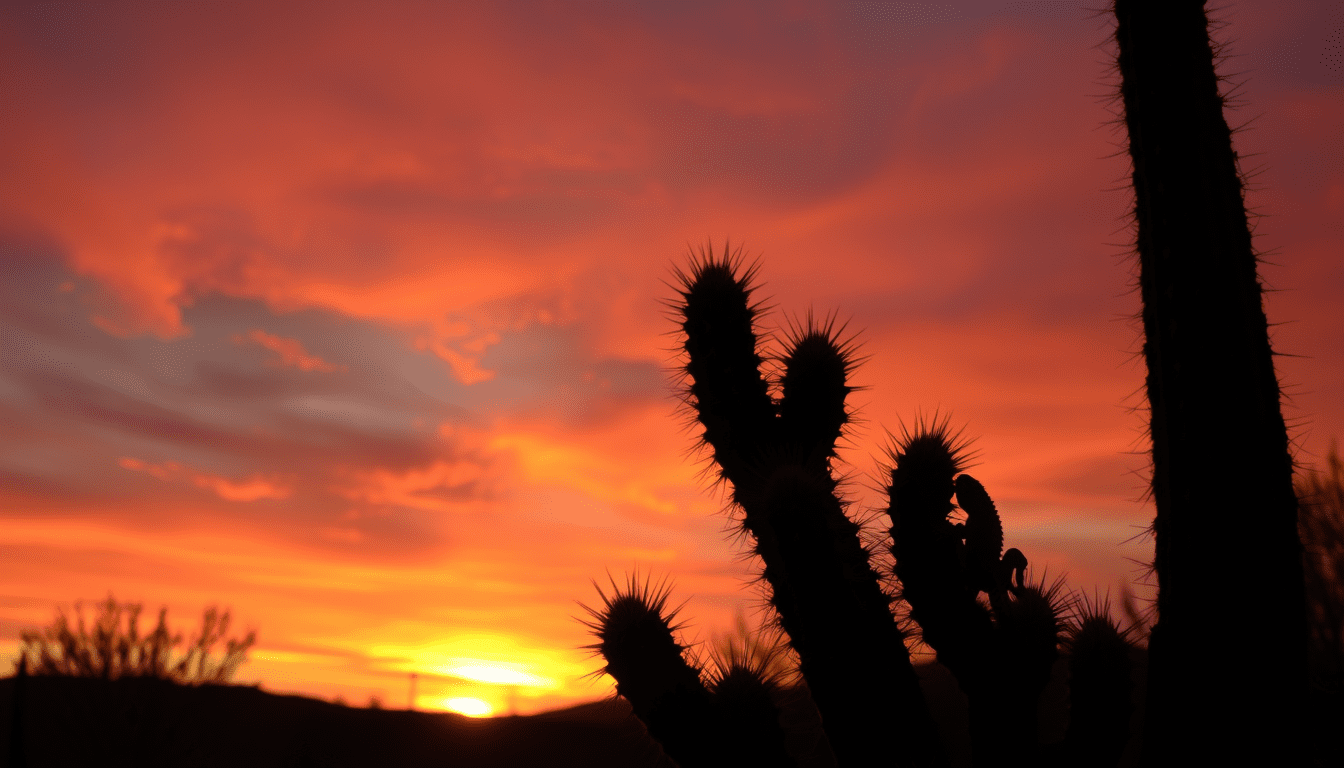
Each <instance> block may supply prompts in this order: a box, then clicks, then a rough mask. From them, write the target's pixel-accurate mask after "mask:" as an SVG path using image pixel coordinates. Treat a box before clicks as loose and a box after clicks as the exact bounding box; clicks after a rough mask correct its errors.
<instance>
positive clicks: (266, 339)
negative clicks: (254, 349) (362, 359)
mask: <svg viewBox="0 0 1344 768" xmlns="http://www.w3.org/2000/svg"><path fill="white" fill-rule="evenodd" d="M233 340H234V343H237V344H242V343H244V342H246V341H252V342H254V343H256V344H258V345H260V346H262V347H265V348H266V349H269V350H271V351H272V352H274V353H276V357H275V358H274V359H272V360H271V361H270V364H271V365H276V366H288V367H290V368H298V369H299V370H301V371H345V370H349V369H348V368H347V367H346V366H344V365H333V364H331V363H328V362H327V361H325V360H323V359H322V358H320V357H317V356H315V355H310V354H308V353H307V352H306V351H304V348H303V344H302V343H300V342H299V340H298V339H286V338H284V337H281V336H276V335H274V334H271V333H266V332H265V331H263V330H261V329H260V328H253V329H252V330H251V331H249V332H248V334H247V336H243V335H241V334H238V335H235V336H234V337H233Z"/></svg>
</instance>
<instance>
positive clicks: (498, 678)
mask: <svg viewBox="0 0 1344 768" xmlns="http://www.w3.org/2000/svg"><path fill="white" fill-rule="evenodd" d="M435 671H436V672H438V673H439V674H443V675H452V676H453V677H461V678H465V679H467V680H474V681H476V682H478V683H492V684H495V685H524V686H527V687H529V688H556V687H559V683H557V682H556V681H555V680H552V679H551V678H548V677H542V676H540V675H534V674H532V673H530V672H525V671H523V669H522V665H521V664H510V663H507V662H505V663H501V662H483V661H477V660H475V659H458V660H454V661H453V662H451V663H449V664H447V665H445V666H442V667H439V668H437V669H436V670H435Z"/></svg>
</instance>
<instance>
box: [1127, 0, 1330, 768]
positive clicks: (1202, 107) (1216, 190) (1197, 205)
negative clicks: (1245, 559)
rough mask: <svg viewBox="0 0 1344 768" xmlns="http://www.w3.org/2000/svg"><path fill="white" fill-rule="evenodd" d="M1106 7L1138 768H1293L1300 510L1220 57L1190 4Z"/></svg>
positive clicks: (1130, 0) (1299, 673) (1302, 664)
mask: <svg viewBox="0 0 1344 768" xmlns="http://www.w3.org/2000/svg"><path fill="white" fill-rule="evenodd" d="M1114 12H1115V16H1116V21H1117V26H1116V33H1115V35H1116V41H1117V44H1118V45H1117V47H1118V53H1119V55H1118V69H1119V72H1120V75H1121V78H1122V83H1121V88H1120V95H1121V97H1122V101H1123V105H1124V120H1125V125H1126V128H1127V132H1128V137H1129V155H1130V158H1131V160H1132V164H1133V186H1134V219H1135V223H1136V225H1137V242H1136V251H1137V254H1138V264H1139V272H1140V275H1139V287H1140V292H1141V295H1142V299H1143V329H1144V356H1145V358H1146V361H1147V364H1148V377H1147V399H1148V406H1149V408H1150V428H1149V432H1150V436H1151V439H1152V497H1153V500H1154V502H1155V504H1156V507H1157V515H1156V519H1155V520H1154V522H1153V532H1154V536H1155V559H1154V571H1155V572H1156V575H1157V582H1158V588H1159V591H1158V598H1157V607H1158V620H1157V624H1156V626H1155V627H1154V628H1153V631H1152V638H1151V641H1150V645H1149V647H1150V651H1151V664H1150V666H1149V679H1150V684H1149V688H1148V707H1147V726H1146V729H1145V742H1144V745H1145V747H1144V748H1145V753H1146V758H1145V759H1146V761H1147V762H1150V763H1159V762H1160V763H1161V764H1164V765H1165V764H1179V763H1184V762H1189V761H1192V760H1196V759H1197V760H1198V761H1199V762H1200V763H1208V764H1215V765H1218V764H1248V765H1249V764H1269V763H1274V764H1278V763H1283V762H1286V763H1287V764H1293V763H1294V762H1295V760H1294V758H1293V757H1292V754H1291V753H1292V752H1293V751H1294V750H1296V749H1298V745H1299V744H1300V743H1301V739H1300V738H1298V736H1297V735H1296V734H1297V730H1296V728H1297V724H1298V723H1299V722H1300V716H1301V712H1300V711H1299V710H1298V707H1299V706H1300V702H1302V701H1303V696H1304V694H1305V681H1306V623H1305V602H1304V594H1303V575H1302V564H1301V555H1300V552H1301V544H1300V541H1299V539H1298V532H1297V528H1296V513H1297V504H1296V499H1295V497H1294V494H1293V481H1292V459H1291V457H1290V455H1289V452H1288V437H1287V430H1286V429H1285V426H1284V420H1283V416H1282V412H1281V409H1280V405H1279V399H1280V396H1279V386H1278V381H1277V379H1276V377H1275V373H1274V364H1273V359H1272V354H1273V353H1272V351H1271V347H1270V342H1269V336H1268V326H1267V321H1266V318H1265V313H1264V309H1263V307H1262V302H1261V292H1262V287H1261V284H1260V281H1259V279H1258V276H1257V274H1256V270H1257V259H1256V254H1255V251H1254V249H1253V248H1252V244H1251V235H1250V231H1249V227H1248V223H1247V218H1246V208H1245V204H1244V201H1243V197H1242V194H1243V185H1242V179H1241V177H1240V175H1239V173H1238V169H1237V154H1236V153H1235V152H1234V151H1233V149H1232V134H1231V131H1230V130H1229V129H1228V125H1227V122H1226V120H1225V119H1224V116H1223V107H1224V104H1225V100H1224V98H1223V97H1222V96H1220V94H1219V92H1218V83H1219V77H1218V75H1217V73H1216V71H1215V67H1214V63H1215V59H1216V58H1218V56H1219V55H1220V54H1219V52H1218V51H1217V50H1216V47H1215V46H1213V45H1212V44H1211V42H1210V38H1209V34H1208V27H1209V20H1208V18H1207V16H1206V14H1205V11H1204V4H1203V3H1202V2H1198V1H1197V0H1180V1H1179V2H1177V1H1173V2H1168V3H1153V2H1147V1H1146V0H1116V2H1115V6H1114ZM1248 537H1253V539H1254V543H1253V544H1251V543H1249V542H1248ZM1248 547H1249V548H1253V550H1254V553H1255V554H1254V562H1255V570H1254V575H1253V576H1251V577H1250V578H1244V579H1238V580H1237V582H1236V587H1235V588H1229V581H1228V573H1227V562H1228V556H1229V553H1234V552H1238V551H1245V550H1246V549H1247V548H1248ZM1249 607H1253V609H1254V611H1255V614H1256V620H1255V631H1253V632H1248V631H1246V621H1245V617H1246V614H1247V610H1248V608H1249ZM1191 712H1199V713H1200V716H1199V717H1198V718H1190V717H1188V716H1187V715H1188V714H1189V713H1191ZM1229 734H1236V738H1235V739H1232V738H1229Z"/></svg>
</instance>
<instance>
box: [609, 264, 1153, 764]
mask: <svg viewBox="0 0 1344 768" xmlns="http://www.w3.org/2000/svg"><path fill="white" fill-rule="evenodd" d="M742 262H743V259H742V251H741V248H739V249H737V250H736V251H733V250H730V249H729V247H728V246H727V245H725V246H724V250H723V253H722V255H721V256H718V257H716V256H714V254H713V252H712V251H711V250H710V249H708V248H704V249H701V250H700V251H699V252H698V253H693V254H692V256H691V266H690V269H689V270H688V271H686V272H682V273H679V280H680V291H679V294H680V298H679V300H677V301H676V302H675V303H674V304H673V307H674V311H675V312H676V314H677V316H678V319H679V320H680V321H681V322H680V324H681V329H682V332H683V334H684V351H685V353H686V357H685V374H686V375H685V380H684V382H683V393H684V395H685V403H686V406H687V408H688V410H689V411H690V413H691V414H693V416H694V418H695V419H696V421H697V422H698V423H699V424H700V425H701V427H702V428H703V435H702V436H703V444H702V447H703V448H704V449H705V451H706V452H707V453H709V454H710V458H711V459H712V461H713V462H714V465H716V466H717V467H718V470H719V473H718V477H719V479H720V480H722V481H724V482H726V483H728V484H730V485H731V489H732V490H731V506H730V509H731V511H732V512H733V513H734V520H735V521H736V522H737V523H738V524H739V525H740V526H741V529H742V531H743V532H744V534H745V535H744V536H743V537H742V538H743V540H744V541H748V542H750V543H751V545H752V547H753V550H754V552H755V554H756V555H758V556H759V557H760V560H761V562H762V563H763V566H764V567H763V572H762V579H763V581H764V583H765V584H766V585H767V586H768V587H769V590H768V591H769V602H770V605H771V607H772V609H773V615H774V616H775V617H776V618H777V620H778V624H779V627H780V628H781V629H782V630H783V633H784V635H785V636H786V637H787V640H788V642H789V644H790V645H791V647H792V648H793V650H794V651H795V652H796V654H797V658H798V671H799V672H800V673H801V676H802V678H803V680H804V681H805V682H806V686H807V690H808V691H809V692H810V694H811V696H812V699H813V701H814V702H815V704H816V708H817V710H818V712H819V713H820V715H821V722H822V726H823V728H824V730H825V733H826V736H827V739H828V741H829V743H830V747H831V750H832V752H833V753H834V755H835V759H836V761H837V763H838V764H840V765H859V764H871V763H872V761H873V759H874V756H877V755H889V756H890V759H891V761H892V762H893V763H896V764H901V765H942V764H946V762H947V758H946V755H945V753H944V750H943V747H942V745H941V743H940V741H939V740H938V738H937V729H936V727H935V726H934V724H933V721H932V718H931V717H930V714H929V710H928V707H927V704H926V702H925V700H924V697H923V693H922V691H921V689H920V686H919V681H918V678H917V677H916V675H915V671H914V668H913V666H912V665H911V660H910V654H909V651H908V649H907V645H906V642H907V633H906V631H904V630H903V629H902V626H903V625H902V623H901V622H899V621H897V620H896V618H895V616H894V615H893V612H892V610H891V603H892V601H893V598H892V597H891V595H890V594H889V593H888V591H886V590H885V589H884V583H885V582H887V581H888V579H891V578H893V577H894V579H895V580H898V581H899V584H900V588H899V591H900V598H901V599H903V600H904V601H905V603H906V604H907V605H908V606H909V616H910V618H911V619H912V620H913V621H914V623H917V624H918V626H919V627H920V629H921V631H922V637H923V640H924V642H926V643H927V644H928V645H930V646H931V647H932V648H934V650H935V651H936V652H937V656H938V660H939V661H940V662H942V663H943V664H945V665H946V666H947V667H948V668H949V669H950V670H951V671H952V672H953V674H954V675H955V677H956V679H957V681H958V683H959V684H960V685H961V687H962V689H963V690H964V691H965V692H966V693H967V695H968V697H969V700H970V705H971V712H970V716H971V721H970V726H971V733H972V751H973V755H974V759H975V762H976V764H977V765H1019V764H1025V763H1026V762H1028V761H1032V760H1036V759H1038V758H1039V759H1045V758H1046V757H1047V755H1046V753H1045V752H1042V751H1041V749H1040V745H1039V744H1038V742H1037V724H1036V711H1037V701H1038V700H1039V698H1040V694H1041V691H1042V690H1043V688H1044V687H1045V685H1046V683H1047V682H1048V680H1049V677H1050V672H1051V668H1052V666H1053V664H1054V662H1055V660H1056V659H1057V658H1058V648H1059V644H1060V642H1061V634H1062V633H1066V632H1067V634H1068V636H1069V637H1073V636H1075V635H1076V636H1080V637H1087V638H1092V637H1094V636H1100V635H1105V634H1106V629H1105V628H1106V627H1110V628H1111V634H1110V635H1109V637H1110V639H1111V640H1112V641H1113V642H1112V647H1106V644H1105V643H1104V642H1084V643H1074V644H1073V645H1074V646H1075V647H1076V648H1077V653H1080V654H1082V655H1084V656H1086V655H1089V654H1091V655H1093V656H1095V655H1096V654H1095V653H1094V651H1095V650H1096V649H1098V648H1101V649H1103V651H1104V652H1111V651H1113V650H1114V647H1122V648H1123V649H1125V652H1128V649H1129V647H1130V645H1129V641H1128V638H1127V637H1126V636H1125V635H1124V633H1122V632H1120V631H1119V630H1118V629H1117V628H1115V627H1114V624H1112V623H1108V622H1106V621H1102V620H1100V619H1098V618H1097V615H1096V614H1097V610H1092V611H1090V612H1089V611H1084V613H1083V615H1082V617H1081V618H1079V619H1078V620H1077V621H1078V622H1081V623H1077V624H1076V625H1071V624H1069V621H1070V620H1071V619H1072V611H1071V606H1072V601H1071V599H1070V598H1069V597H1068V596H1067V595H1066V594H1065V590H1064V588H1063V584H1062V582H1061V581H1058V580H1057V581H1056V582H1054V583H1053V584H1051V585H1050V586H1048V587H1047V586H1045V585H1044V584H1043V583H1033V582H1031V581H1030V580H1029V579H1028V578H1027V576H1026V568H1027V561H1026V557H1025V556H1024V555H1023V554H1022V552H1021V551H1019V550H1017V549H1008V550H1007V551H1006V552H1005V551H1004V549H1003V544H1004V540H1003V538H1004V537H1003V525H1002V522H1001V520H1000V519H999V514H998V511H997V509H996V508H995V505H994V502H993V501H992V500H991V498H990V496H989V494H988V492H986V490H985V488H984V486H982V485H981V484H980V483H979V482H978V481H977V480H975V479H974V478H973V477H971V476H970V475H968V474H965V473H964V472H963V471H962V470H963V469H965V465H966V462H967V459H968V454H967V450H966V449H967V442H966V441H965V440H963V439H961V437H960V433H957V434H953V433H952V432H951V430H950V429H949V423H950V422H949V421H948V419H946V418H942V419H939V418H937V417H936V416H935V417H934V418H933V419H931V420H927V421H925V420H920V421H918V422H917V423H916V426H915V427H914V429H913V430H906V431H903V432H902V434H901V436H900V437H898V438H894V445H893V447H892V448H891V450H890V452H889V458H890V460H891V464H892V466H891V468H890V477H891V483H890V485H889V487H888V495H889V501H890V505H889V507H888V510H887V512H888V514H889V516H890V520H891V526H890V535H891V540H892V545H891V553H892V554H893V555H894V556H895V567H894V571H893V572H891V573H884V572H882V569H880V568H877V567H875V566H874V565H873V564H872V561H871V560H870V555H871V554H872V553H871V552H870V550H869V549H868V548H867V547H866V546H865V545H864V544H863V542H862V540H861V537H860V533H861V531H860V526H859V525H858V524H856V523H855V522H853V521H852V520H851V519H850V518H849V516H848V515H847V514H846V510H847V506H848V504H847V501H846V499H845V498H844V496H843V494H842V493H841V492H840V488H839V483H838V482H837V480H836V478H835V476H834V473H833V469H832V466H831V460H832V459H833V458H834V457H835V449H836V443H837V442H838V441H839V440H840V439H841V437H842V436H843V434H844V432H845V429H846V426H847V424H848V422H849V411H848V410H847V407H846V405H845V398H846V397H847V396H848V394H849V393H850V392H851V391H852V387H851V385H850V384H849V376H850V373H851V372H852V370H853V368H854V366H855V364H856V356H855V355H856V350H855V346H854V344H853V342H852V340H846V339H845V338H844V337H843V330H842V327H837V326H836V323H835V322H834V321H825V322H818V321H817V320H816V319H815V318H813V317H810V316H809V317H808V318H807V319H806V320H804V321H803V322H802V323H798V324H796V325H795V326H794V327H792V328H791V329H790V330H789V331H787V332H786V333H785V334H784V344H783V350H782V351H781V352H780V354H779V355H778V357H777V358H776V361H775V362H776V363H777V364H776V365H774V366H769V365H767V360H766V358H765V357H763V356H762V354H761V351H760V339H759V332H760V329H759V328H758V321H759V319H760V314H761V308H760V306H759V305H758V304H755V303H753V294H754V291H755V285H754V284H753V281H754V279H755V276H756V271H757V270H756V268H755V267H745V266H744V265H743V263H742ZM763 368H764V369H766V370H767V373H766V374H763V373H762V369H763ZM772 393H777V395H776V396H772ZM954 497H955V500H956V503H955V504H954V503H953V499H954ZM954 515H960V516H961V518H962V521H961V522H957V521H955V520H954ZM613 586H614V585H613ZM599 592H600V593H601V590H600V589H599ZM981 595H984V599H981V597H980V596H981ZM602 596H603V601H604V606H605V607H604V608H603V609H600V610H592V609H590V610H589V613H590V614H591V615H592V617H593V620H592V621H590V622H588V624H589V626H590V627H591V628H592V629H593V631H594V633H595V634H596V635H597V636H598V638H599V640H600V642H599V643H597V644H595V645H594V646H592V647H593V648H594V649H595V650H597V651H598V652H599V653H600V654H601V655H602V656H603V657H604V658H605V659H606V662H607V664H606V667H605V671H607V672H609V673H610V674H611V675H612V676H613V677H614V678H615V679H616V681H617V692H618V694H620V695H622V696H625V697H626V698H628V699H629V700H630V702H631V705H632V707H633V708H634V710H635V712H636V714H638V715H639V716H640V717H641V718H644V719H645V723H646V725H647V727H648V729H649V732H650V734H652V735H653V736H654V737H655V738H658V739H659V740H660V741H663V743H664V747H665V749H666V751H667V752H668V754H669V755H670V756H671V757H673V759H675V760H678V761H679V762H681V763H682V764H683V765H685V766H691V765H704V764H714V763H715V762H716V761H722V760H723V759H724V756H725V755H732V756H734V757H733V758H732V760H730V762H731V761H736V762H737V763H739V764H740V763H741V762H744V761H745V762H747V763H749V764H760V765H787V764H789V762H790V759H789V757H788V755H787V754H786V753H785V752H784V751H783V750H782V747H781V746H780V745H781V744H782V743H783V738H782V735H781V733H780V731H779V728H778V722H779V721H778V711H777V710H772V709H771V708H770V706H769V702H771V701H772V700H773V699H772V696H771V693H772V690H771V689H772V688H774V687H775V686H774V684H773V681H771V680H769V679H768V676H767V675H765V674H764V673H763V665H761V664H755V665H753V664H750V663H747V664H735V663H733V659H732V658H731V657H730V658H729V659H728V661H727V663H725V662H724V661H723V660H720V662H719V663H718V664H717V667H718V669H719V672H718V673H705V672H703V671H702V670H700V669H699V667H698V666H697V665H696V664H694V663H691V662H687V661H686V653H685V650H684V649H683V648H682V647H681V646H680V645H679V644H678V643H677V641H676V640H675V639H674V633H675V627H674V626H673V624H672V621H673V617H674V615H675V612H673V611H667V610H666V601H667V591H666V588H665V587H662V586H660V587H657V588H654V587H650V586H648V584H645V585H644V586H640V585H639V584H638V582H637V579H634V578H632V579H631V580H630V581H629V584H628V586H627V587H626V588H625V589H624V590H620V589H618V590H616V592H615V595H614V596H612V597H608V596H606V595H605V593H602ZM631 617H637V620H635V619H632V618H631ZM1084 629H1086V631H1084ZM652 637H656V638H657V640H656V642H654V641H653V640H648V639H645V638H652ZM1103 656H1104V653H1103ZM1110 659H1111V657H1104V658H1103V659H1102V660H1101V661H1097V660H1095V659H1093V660H1090V661H1089V660H1084V661H1083V662H1080V663H1081V666H1080V667H1079V670H1080V671H1079V675H1078V678H1079V685H1078V686H1077V688H1078V690H1079V691H1080V692H1082V693H1084V694H1086V695H1091V696H1093V698H1095V697H1096V696H1102V697H1104V696H1106V695H1110V696H1114V697H1120V698H1122V699H1123V701H1124V702H1125V703H1126V704H1127V703H1128V701H1129V690H1128V688H1127V683H1128V678H1127V677H1126V678H1123V679H1121V680H1120V681H1119V682H1117V680H1116V679H1113V678H1105V679H1103V678H1104V675H1097V674H1091V675H1090V676H1089V674H1090V673H1091V671H1092V670H1095V669H1097V668H1098V667H1099V666H1104V665H1105V664H1107V663H1108V660H1110ZM707 678H708V682H706V679H707ZM1120 682H1123V683H1124V684H1125V685H1120ZM1122 688H1123V690H1122ZM1101 691H1106V693H1100V692H1101ZM706 701H711V702H712V703H711V704H709V705H708V706H706V705H705V704H704V702H706ZM1090 706H1091V709H1088V710H1087V711H1088V712H1089V713H1090V714H1089V716H1090V717H1091V718H1092V719H1091V720H1088V721H1086V722H1087V723H1089V724H1088V725H1086V727H1083V726H1080V727H1079V728H1078V729H1076V733H1075V735H1074V736H1073V741H1072V742H1070V743H1069V744H1067V745H1065V746H1067V747H1069V748H1070V749H1071V750H1073V751H1075V752H1077V753H1079V754H1089V755H1093V754H1095V755H1108V754H1116V755H1118V754H1119V752H1120V750H1122V749H1123V746H1124V743H1125V740H1126V739H1127V737H1128V711H1127V710H1124V709H1123V707H1116V708H1112V709H1111V710H1105V709H1104V708H1103V707H1100V706H1099V705H1096V704H1091V705H1090ZM672 709H675V710H677V712H678V713H677V714H676V715H675V717H674V718H673V720H672V721H670V720H668V719H667V718H668V715H667V712H668V711H669V710H672ZM1108 711H1109V712H1112V713H1116V716H1121V715H1123V717H1124V718H1125V722H1123V723H1119V724H1118V725H1117V724H1112V725H1113V726H1114V727H1112V728H1111V729H1110V730H1107V729H1106V728H1105V727H1103V726H1102V725H1100V724H1098V723H1097V722H1096V721H1097V720H1098V719H1099V718H1104V716H1105V712H1108ZM690 731H694V734H693V735H692V734H688V732H690ZM674 732H675V733H674ZM748 733H750V734H753V735H751V736H750V737H747V736H746V734H748ZM665 739H667V740H665ZM691 739H694V740H695V742H696V743H695V745H689V744H688V742H689V741H690V740H691ZM1097 740H1102V741H1105V742H1106V743H1094V742H1096V741H1097ZM715 745H717V746H715ZM1075 745H1076V746H1075ZM711 752H713V754H710V753H711Z"/></svg>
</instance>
